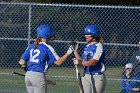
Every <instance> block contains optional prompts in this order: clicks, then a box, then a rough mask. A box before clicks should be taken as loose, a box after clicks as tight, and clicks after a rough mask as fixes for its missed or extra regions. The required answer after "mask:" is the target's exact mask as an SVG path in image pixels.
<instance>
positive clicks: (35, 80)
mask: <svg viewBox="0 0 140 93" xmlns="http://www.w3.org/2000/svg"><path fill="white" fill-rule="evenodd" d="M25 84H26V89H27V92H28V93H47V82H46V75H45V73H40V72H32V71H27V72H26V75H25Z"/></svg>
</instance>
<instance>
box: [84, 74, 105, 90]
mask: <svg viewBox="0 0 140 93" xmlns="http://www.w3.org/2000/svg"><path fill="white" fill-rule="evenodd" d="M92 76H93V78H92V77H91V75H90V74H85V76H84V77H82V84H83V89H84V93H103V92H104V90H105V84H106V76H105V74H101V75H92Z"/></svg>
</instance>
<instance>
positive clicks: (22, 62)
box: [19, 59, 26, 67]
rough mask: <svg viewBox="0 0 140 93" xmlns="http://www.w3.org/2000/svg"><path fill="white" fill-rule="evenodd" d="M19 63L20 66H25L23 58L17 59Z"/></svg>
mask: <svg viewBox="0 0 140 93" xmlns="http://www.w3.org/2000/svg"><path fill="white" fill-rule="evenodd" d="M19 64H20V65H21V66H22V67H26V62H25V61H24V60H23V59H20V60H19Z"/></svg>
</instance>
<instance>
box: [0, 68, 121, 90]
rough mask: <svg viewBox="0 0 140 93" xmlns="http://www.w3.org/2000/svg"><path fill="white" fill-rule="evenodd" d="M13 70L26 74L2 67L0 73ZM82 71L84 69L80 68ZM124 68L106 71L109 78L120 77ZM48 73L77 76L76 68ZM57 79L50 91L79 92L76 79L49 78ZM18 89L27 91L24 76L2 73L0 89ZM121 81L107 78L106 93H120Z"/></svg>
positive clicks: (56, 69)
mask: <svg viewBox="0 0 140 93" xmlns="http://www.w3.org/2000/svg"><path fill="white" fill-rule="evenodd" d="M12 71H15V72H20V73H23V74H25V72H24V71H23V70H22V69H11V68H0V73H11V72H12ZM80 71H81V73H82V72H83V69H82V68H81V69H80ZM121 72H122V68H121V67H120V68H108V69H107V71H106V76H107V78H112V79H113V78H120V75H121ZM47 75H53V76H72V77H75V68H60V67H55V68H50V69H49V71H48V73H47ZM48 79H49V80H52V81H56V85H55V86H54V85H48V90H49V93H79V89H78V83H77V81H76V79H70V78H48ZM2 90H9V91H12V90H16V91H25V84H24V77H22V76H15V75H0V91H2ZM120 90H121V88H120V81H112V80H111V81H110V80H107V83H106V89H105V93H119V92H120Z"/></svg>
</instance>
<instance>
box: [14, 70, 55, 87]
mask: <svg viewBox="0 0 140 93" xmlns="http://www.w3.org/2000/svg"><path fill="white" fill-rule="evenodd" d="M12 74H15V75H19V76H23V77H25V75H24V74H21V73H18V72H14V71H13V72H12ZM47 84H50V85H56V82H55V81H51V80H47Z"/></svg>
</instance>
